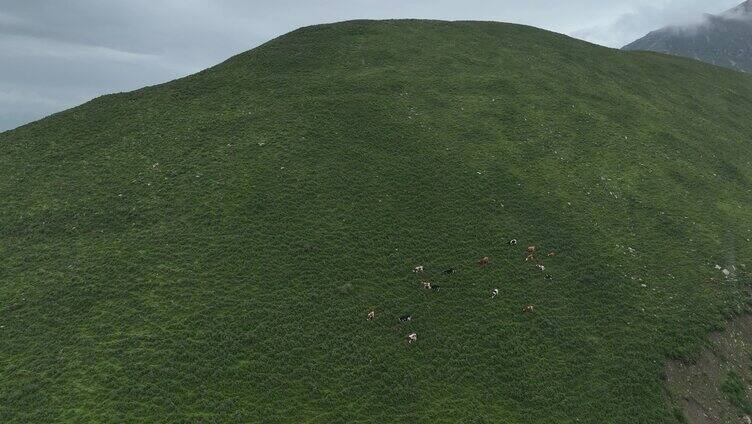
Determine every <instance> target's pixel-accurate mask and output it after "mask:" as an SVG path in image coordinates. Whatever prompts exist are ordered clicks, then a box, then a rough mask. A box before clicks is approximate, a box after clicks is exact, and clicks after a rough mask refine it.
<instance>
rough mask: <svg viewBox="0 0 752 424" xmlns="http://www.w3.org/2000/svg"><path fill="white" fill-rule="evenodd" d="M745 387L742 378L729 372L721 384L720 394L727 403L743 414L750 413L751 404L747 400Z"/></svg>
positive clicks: (751, 410)
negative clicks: (723, 395)
mask: <svg viewBox="0 0 752 424" xmlns="http://www.w3.org/2000/svg"><path fill="white" fill-rule="evenodd" d="M746 387H747V385H746V384H745V382H744V379H742V377H741V376H740V375H739V374H737V373H735V372H734V371H729V372H728V373H727V374H726V378H724V379H723V381H722V382H721V392H723V393H724V394H725V395H726V398H727V399H728V401H729V403H731V404H732V405H734V406H735V407H736V408H738V409H739V411H740V412H744V413H745V414H750V413H752V404H750V402H749V401H748V400H747V397H746V394H745V393H746V390H747V388H746Z"/></svg>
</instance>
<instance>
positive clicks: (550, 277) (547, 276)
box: [543, 274, 554, 280]
mask: <svg viewBox="0 0 752 424" xmlns="http://www.w3.org/2000/svg"><path fill="white" fill-rule="evenodd" d="M543 278H545V279H546V280H550V279H552V278H554V277H552V276H551V274H546V275H544V276H543Z"/></svg>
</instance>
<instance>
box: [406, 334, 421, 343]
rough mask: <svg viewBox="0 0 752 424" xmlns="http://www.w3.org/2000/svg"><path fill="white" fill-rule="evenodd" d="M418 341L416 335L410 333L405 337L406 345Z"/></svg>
mask: <svg viewBox="0 0 752 424" xmlns="http://www.w3.org/2000/svg"><path fill="white" fill-rule="evenodd" d="M417 341H418V333H410V334H408V335H407V343H410V344H412V342H417Z"/></svg>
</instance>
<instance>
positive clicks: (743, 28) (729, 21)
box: [624, 0, 752, 72]
mask: <svg viewBox="0 0 752 424" xmlns="http://www.w3.org/2000/svg"><path fill="white" fill-rule="evenodd" d="M624 49H625V50H649V51H655V52H659V53H667V54H673V55H677V56H684V57H688V58H691V59H697V60H701V61H703V62H708V63H711V64H714V65H718V66H723V67H726V68H730V69H734V70H737V71H743V72H752V0H748V1H746V2H744V3H742V4H741V5H739V6H737V7H735V8H733V9H731V10H728V11H726V12H724V13H722V14H720V15H710V14H706V15H705V16H704V18H703V19H702V21H701V22H700V23H696V24H691V25H680V26H670V27H666V28H662V29H660V30H657V31H653V32H651V33H650V34H648V35H646V36H645V37H643V38H640V39H639V40H637V41H634V42H632V43H630V44H628V45H626V46H624Z"/></svg>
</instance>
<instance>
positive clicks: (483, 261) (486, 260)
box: [478, 256, 491, 268]
mask: <svg viewBox="0 0 752 424" xmlns="http://www.w3.org/2000/svg"><path fill="white" fill-rule="evenodd" d="M490 262H491V258H489V257H488V256H484V257H483V258H482V259H481V260H479V261H478V266H479V267H481V268H483V267H484V266H486V265H488V264H489V263H490Z"/></svg>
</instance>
